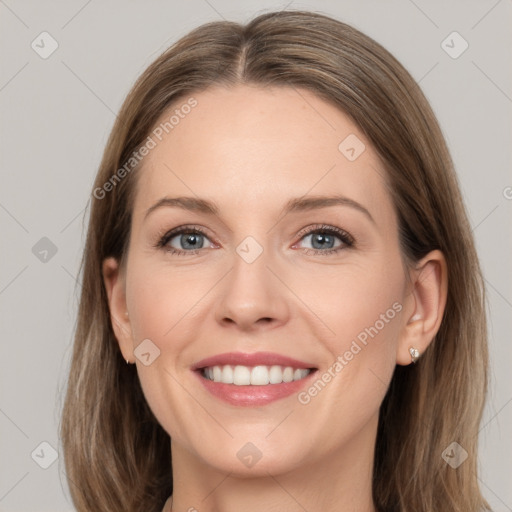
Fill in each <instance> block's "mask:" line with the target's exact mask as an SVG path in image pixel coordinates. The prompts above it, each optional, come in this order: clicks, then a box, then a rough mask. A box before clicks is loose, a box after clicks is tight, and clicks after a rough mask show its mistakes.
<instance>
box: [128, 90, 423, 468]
mask: <svg viewBox="0 0 512 512" xmlns="http://www.w3.org/2000/svg"><path fill="white" fill-rule="evenodd" d="M193 97H194V98H195V100H196V101H197V105H196V106H195V107H194V108H192V109H183V110H182V111H181V113H182V114H181V116H179V122H177V123H175V124H174V125H173V127H172V129H169V125H168V126H167V130H168V132H169V133H168V134H166V133H165V130H164V131H163V135H164V136H162V135H160V138H161V139H162V140H159V138H158V137H156V136H155V135H154V134H153V135H152V138H153V140H154V142H155V143H156V146H155V147H154V148H151V149H150V150H149V154H148V155H147V156H146V157H145V159H144V163H143V167H142V168H141V170H140V175H139V180H138V184H137V192H136V196H135V201H134V210H133V217H132V231H131V239H130V245H129V250H128V257H127V261H126V268H125V269H124V270H123V272H122V274H121V275H120V279H119V282H118V284H119V286H118V291H119V290H122V292H119V297H120V299H119V301H118V302H119V303H123V301H125V302H126V306H124V304H122V305H121V306H119V308H120V312H121V309H124V308H126V310H127V312H128V316H127V317H126V318H124V319H123V320H122V322H125V327H126V329H125V331H126V333H128V334H127V335H126V336H125V337H121V339H120V340H119V341H120V344H121V348H122V350H123V353H124V354H125V356H126V357H131V358H132V360H135V362H136V364H137V371H138V374H139V377H140V381H141V384H142V388H143V391H144V394H145V396H146V399H147V401H148V403H149V405H150V407H151V409H152V411H153V412H154V414H155V416H156V418H157V419H158V421H159V422H160V424H161V425H162V426H163V428H164V429H165V430H166V431H167V432H168V433H169V434H170V436H171V438H172V441H173V450H174V447H176V449H182V450H183V451H184V452H186V453H187V454H188V456H190V457H192V458H193V459H194V460H195V461H196V462H197V463H198V464H206V465H207V466H212V467H215V468H217V469H220V470H222V471H225V472H232V473H240V474H247V475H248V474H251V475H258V474H262V475H264V474H267V471H268V472H271V473H272V474H277V473H279V472H286V471H289V470H291V469H292V468H297V467H298V466H300V465H305V464H308V465H309V466H311V464H314V463H315V462H321V461H322V460H325V458H326V457H328V456H329V457H330V456H333V455H334V454H335V453H338V454H345V455H347V456H348V455H349V454H350V453H353V454H354V456H357V454H358V453H359V454H360V453H362V452H364V453H369V452H370V450H373V440H374V438H375V432H376V430H375V429H376V426H377V418H378V411H379V406H380V404H381V402H382V400H383V397H384V395H385V393H386V390H387V387H388V384H389V382H390V379H391V377H392V374H393V370H394V368H395V365H396V364H397V353H398V351H399V345H400V336H401V332H402V330H403V327H404V325H405V323H406V321H405V320H406V316H407V315H408V312H409V311H412V309H411V308H413V307H414V306H413V305H411V304H410V293H409V290H408V285H407V281H406V276H405V273H404V267H403V265H402V260H401V256H400V250H399V240H398V226H397V218H396V215H395V213H394V209H393V206H392V202H391V199H390V195H389V192H388V191H387V189H386V185H385V182H384V170H383V167H382V165H381V163H380V162H379V159H378V157H377V155H376V153H375V151H374V150H373V149H372V147H371V146H370V143H369V141H368V140H367V139H366V137H365V136H364V135H363V133H362V132H361V131H360V129H358V127H357V126H356V125H355V124H354V123H353V122H352V121H351V119H349V118H348V117H347V116H346V115H344V114H343V113H342V112H341V111H339V110H338V109H337V108H336V107H334V106H332V105H330V104H328V103H326V102H324V101H323V100H321V99H319V98H318V97H316V96H315V95H314V94H313V93H312V92H309V91H307V90H304V89H298V90H296V89H293V88H265V89H263V88H259V87H251V86H247V85H245V86H237V87H235V88H233V89H226V88H222V87H214V88H210V89H209V90H207V91H203V92H200V93H197V94H194V95H193ZM186 101H187V98H185V99H184V100H183V101H179V102H177V104H176V105H175V106H173V108H172V109H170V110H169V112H166V114H165V115H163V116H162V118H161V122H166V121H168V120H169V118H170V116H171V115H172V114H173V112H174V110H175V109H176V108H178V109H179V108H180V105H182V104H185V103H186ZM185 110H186V111H187V112H189V113H188V114H184V113H183V112H184V111H185ZM159 124H160V121H159V122H158V123H157V125H159ZM161 132H162V130H160V131H157V132H154V133H159V134H160V133H161ZM150 145H151V146H152V145H153V144H150ZM180 197H181V198H188V199H187V200H183V201H181V202H176V201H174V199H175V198H180ZM327 198H338V199H337V200H336V199H332V200H331V199H329V201H327ZM322 201H324V202H322ZM206 202H208V204H209V205H211V207H213V208H210V209H209V208H207V207H206V206H204V205H205V203H206ZM213 210H215V211H213ZM179 227H184V229H183V233H179V234H174V233H171V234H169V233H170V232H171V231H173V230H176V228H179ZM194 228H196V229H199V230H201V231H202V233H203V234H201V233H197V232H194ZM174 251H176V252H174ZM122 313H123V315H124V311H122ZM143 340H145V341H144V343H143V344H142V345H141V346H140V347H139V348H137V347H138V346H139V344H141V342H143ZM135 349H137V350H135ZM133 350H135V354H136V356H137V357H133ZM262 352H264V353H266V354H264V355H261V353H262ZM226 354H231V355H227V356H226ZM247 354H249V355H253V356H254V357H253V359H244V357H243V356H244V355H247ZM219 355H220V359H218V360H217V361H211V362H208V361H207V362H206V363H205V362H202V361H204V360H205V359H206V358H211V357H215V356H219ZM280 358H281V359H280ZM283 358H291V359H293V360H294V361H293V362H292V361H286V360H284V359H283ZM205 365H206V366H209V367H210V368H211V370H206V371H205V372H204V373H206V376H205V375H204V374H203V372H202V371H201V370H200V369H198V366H199V368H203V367H204V366H205ZM214 366H217V368H216V369H214V368H213V367H214ZM225 366H226V367H227V368H224V367H225ZM237 366H238V368H235V367H237ZM254 367H260V368H257V369H256V370H254V369H253V368H254ZM272 367H274V368H272ZM286 367H291V368H292V370H286ZM311 368H314V369H315V370H313V371H310V372H309V373H308V372H307V371H303V372H300V371H299V372H295V370H297V369H298V370H300V369H302V370H307V369H311ZM210 372H211V373H212V374H213V376H214V378H215V379H217V380H218V379H219V378H222V379H225V382H214V381H211V380H207V376H208V374H209V373H210ZM306 373H308V374H307V376H306V377H303V375H304V374H306ZM232 374H234V375H232ZM294 377H296V378H298V379H299V380H297V381H295V380H294V381H292V382H281V383H277V382H279V381H282V380H283V379H284V380H285V381H288V380H290V379H291V378H294ZM300 377H303V378H300ZM231 378H233V379H235V381H236V383H231V384H229V382H230V379H231ZM251 379H253V380H252V381H251ZM269 379H272V381H273V382H276V383H269V384H265V383H266V382H268V380H269ZM250 382H253V383H254V384H250V385H247V384H248V383H250Z"/></svg>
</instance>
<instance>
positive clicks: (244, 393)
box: [194, 370, 316, 406]
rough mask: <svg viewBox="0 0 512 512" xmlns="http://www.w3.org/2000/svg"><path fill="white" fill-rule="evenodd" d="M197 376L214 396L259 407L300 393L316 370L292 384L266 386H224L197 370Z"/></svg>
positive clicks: (232, 403)
mask: <svg viewBox="0 0 512 512" xmlns="http://www.w3.org/2000/svg"><path fill="white" fill-rule="evenodd" d="M194 373H195V374H196V375H197V377H198V378H199V380H200V381H201V383H202V384H203V386H204V387H205V388H206V389H207V390H208V391H209V392H210V393H211V394H212V395H214V396H216V397H217V398H220V399H221V400H224V401H225V402H227V403H229V404H231V405H240V406H251V405H253V406H258V405H266V404H269V403H271V402H275V401H276V400H280V399H282V398H286V397H288V396H290V395H293V394H294V393H298V392H299V391H300V390H301V389H302V388H303V387H304V386H305V385H306V384H308V383H309V381H310V380H311V378H312V377H313V375H315V374H316V370H312V371H311V372H310V373H309V374H308V375H307V377H304V378H303V379H300V380H294V381H292V382H282V383H281V384H267V385H265V386H237V385H236V384H224V383H222V382H214V381H213V380H210V379H206V378H205V377H203V376H202V375H201V372H200V371H198V370H196V371H194Z"/></svg>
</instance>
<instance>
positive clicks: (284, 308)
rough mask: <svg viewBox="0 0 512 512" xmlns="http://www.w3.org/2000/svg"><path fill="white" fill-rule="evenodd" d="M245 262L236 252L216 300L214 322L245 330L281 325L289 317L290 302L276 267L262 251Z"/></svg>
mask: <svg viewBox="0 0 512 512" xmlns="http://www.w3.org/2000/svg"><path fill="white" fill-rule="evenodd" d="M248 261H250V260H248ZM248 261H246V260H244V258H243V257H240V256H239V255H238V254H235V257H234V261H233V268H232V269H231V271H230V272H229V273H228V275H227V276H226V277H225V278H224V279H223V284H222V288H221V292H220V296H219V300H218V301H217V306H216V315H215V316H216V320H217V322H219V323H221V324H222V325H223V327H231V328H236V329H238V330H243V331H246V332H247V331H252V330H255V329H262V328H263V329H272V328H275V327H278V326H280V325H283V324H284V323H286V322H287V321H288V318H289V304H288V302H287V290H286V287H285V285H284V284H283V282H282V281H281V280H280V279H279V278H278V277H277V276H279V274H280V272H279V269H278V268H274V267H275V264H274V265H272V267H270V266H269V265H270V264H271V262H270V261H269V259H268V258H267V257H266V252H265V251H263V252H262V254H261V255H260V256H259V257H258V258H257V259H256V260H255V261H253V262H248ZM281 279H282V277H281Z"/></svg>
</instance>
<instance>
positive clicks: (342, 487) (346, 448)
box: [164, 417, 377, 512]
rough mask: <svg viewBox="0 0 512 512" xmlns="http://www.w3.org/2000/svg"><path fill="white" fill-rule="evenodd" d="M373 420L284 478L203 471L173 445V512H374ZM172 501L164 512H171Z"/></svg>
mask: <svg viewBox="0 0 512 512" xmlns="http://www.w3.org/2000/svg"><path fill="white" fill-rule="evenodd" d="M376 429H377V417H375V418H372V420H371V421H370V422H369V423H368V424H367V425H366V426H365V428H364V429H363V430H362V431H361V432H359V433H358V436H357V437H356V438H352V439H350V440H349V441H348V442H347V443H345V444H344V445H342V446H340V447H339V449H338V450H336V451H334V452H331V453H329V455H328V456H326V457H322V458H318V459H316V460H312V459H308V461H307V463H306V462H305V463H304V464H303V465H302V466H300V467H296V468H294V469H291V470H290V471H288V472H286V473H280V474H271V472H266V474H265V475H261V476H256V477H254V478H247V477H240V476H237V475H236V474H235V473H229V472H222V471H220V470H219V469H218V468H214V467H212V466H210V465H207V464H205V463H204V461H202V460H201V459H199V458H198V457H195V456H194V455H192V453H191V452H190V451H189V450H187V449H185V448H183V447H182V446H180V445H178V444H176V443H174V442H171V450H172V462H173V464H172V465H173V488H174V493H173V498H172V510H186V511H190V512H194V511H196V512H197V511H200V512H220V511H222V512H238V511H240V510H243V511H244V512H257V511H258V512H259V511H261V510H279V511H280V512H299V511H300V512H303V511H304V510H322V511H324V512H340V511H342V512H344V511H346V512H349V511H350V512H353V511H357V512H375V511H376V509H375V506H374V504H373V499H372V475H373V456H374V453H373V452H374V447H375V438H376V431H377V430H376ZM170 505H171V499H169V501H168V503H166V508H165V509H164V511H165V512H168V511H169V512H171V507H170Z"/></svg>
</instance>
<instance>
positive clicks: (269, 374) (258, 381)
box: [198, 364, 316, 386]
mask: <svg viewBox="0 0 512 512" xmlns="http://www.w3.org/2000/svg"><path fill="white" fill-rule="evenodd" d="M315 370H316V368H293V367H292V366H281V365H272V366H263V365H260V366H243V365H228V364H226V365H222V366H220V365H219V366H217V365H216V366H207V367H204V368H198V371H199V373H200V375H201V376H202V377H203V378H205V379H207V380H209V381H212V382H218V383H221V384H233V385H235V386H266V385H268V384H282V383H288V382H293V381H299V380H302V379H304V378H306V377H307V376H308V375H309V374H310V373H311V372H313V371H315Z"/></svg>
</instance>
